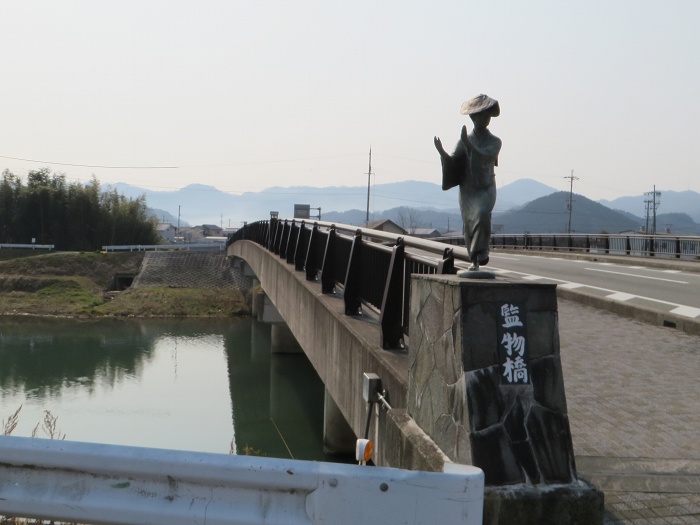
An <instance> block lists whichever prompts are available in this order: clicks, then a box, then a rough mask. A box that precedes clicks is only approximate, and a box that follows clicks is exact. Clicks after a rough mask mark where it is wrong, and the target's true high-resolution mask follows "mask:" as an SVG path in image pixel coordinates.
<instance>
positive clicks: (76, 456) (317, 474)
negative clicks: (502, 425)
mask: <svg viewBox="0 0 700 525" xmlns="http://www.w3.org/2000/svg"><path fill="white" fill-rule="evenodd" d="M483 503H484V474H483V472H482V471H481V470H480V469H478V468H476V467H473V466H469V465H456V464H447V465H446V469H445V472H419V471H408V470H400V469H394V468H386V467H361V466H358V465H345V464H338V463H324V462H314V461H298V460H282V459H273V458H261V457H252V456H228V455H223V454H207V453H197V452H183V451H173V450H161V449H152V448H139V447H124V446H116V445H100V444H94V443H76V442H70V441H54V440H47V439H35V438H22V437H12V436H0V514H4V515H6V516H19V517H27V518H38V519H51V520H56V519H58V520H63V521H71V522H78V523H94V524H102V525H141V524H143V523H149V524H152V525H184V524H191V523H206V524H208V525H244V524H245V525H256V524H261V525H262V524H263V523H265V524H270V523H275V524H283V523H284V524H285V525H302V524H303V525H306V524H313V525H330V524H334V525H355V524H358V523H373V524H386V525H389V524H395V523H406V524H413V525H418V524H423V525H427V524H432V523H454V524H458V523H459V524H464V525H477V524H478V525H480V524H481V522H482V516H483Z"/></svg>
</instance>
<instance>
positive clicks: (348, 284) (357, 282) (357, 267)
mask: <svg viewBox="0 0 700 525" xmlns="http://www.w3.org/2000/svg"><path fill="white" fill-rule="evenodd" d="M361 288H362V232H361V231H360V230H359V229H358V230H357V231H356V232H355V237H354V238H353V240H352V248H350V260H349V261H348V270H347V273H346V274H345V292H344V294H343V299H344V300H345V315H361V314H362V310H361V307H362V299H361V297H362V294H361Z"/></svg>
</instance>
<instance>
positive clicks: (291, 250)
mask: <svg viewBox="0 0 700 525" xmlns="http://www.w3.org/2000/svg"><path fill="white" fill-rule="evenodd" d="M296 230H297V223H296V221H292V225H291V226H290V227H289V236H288V237H287V246H286V248H285V252H286V254H287V263H288V264H291V263H293V262H294V255H295V252H296V248H297V237H298V235H296Z"/></svg>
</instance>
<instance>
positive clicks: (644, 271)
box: [484, 252, 700, 320]
mask: <svg viewBox="0 0 700 525" xmlns="http://www.w3.org/2000/svg"><path fill="white" fill-rule="evenodd" d="M641 264H643V263H639V262H637V261H630V263H629V264H625V263H624V262H619V260H618V262H609V261H601V260H598V261H595V260H581V259H567V258H558V257H545V256H538V255H529V254H519V253H513V252H508V253H498V252H495V253H494V252H491V261H490V263H489V265H488V267H487V268H484V269H489V270H491V271H493V272H495V273H496V274H497V275H499V276H504V277H505V276H508V277H511V278H516V279H523V280H527V281H535V282H543V283H555V284H557V285H558V287H559V288H563V289H570V290H572V291H574V290H575V291H576V292H580V293H588V294H593V295H595V296H598V297H602V298H605V299H607V300H610V301H614V302H617V303H624V304H626V305H629V306H638V307H640V308H647V309H651V310H655V311H659V312H668V313H671V314H674V315H675V316H679V317H683V318H687V319H694V320H700V273H698V272H692V271H687V270H686V269H685V268H686V267H687V263H686V265H684V264H681V263H679V264H677V265H674V264H673V262H672V261H671V262H669V263H668V264H667V266H666V268H655V267H649V266H646V265H645V266H642V265H641ZM695 264H697V263H695Z"/></svg>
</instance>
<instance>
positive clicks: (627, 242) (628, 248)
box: [625, 235, 632, 255]
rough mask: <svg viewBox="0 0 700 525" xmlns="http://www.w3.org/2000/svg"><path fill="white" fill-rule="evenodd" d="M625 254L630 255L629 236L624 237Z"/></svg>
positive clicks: (630, 243)
mask: <svg viewBox="0 0 700 525" xmlns="http://www.w3.org/2000/svg"><path fill="white" fill-rule="evenodd" d="M625 253H626V254H627V255H630V254H631V253H632V241H630V237H629V235H628V236H627V237H625Z"/></svg>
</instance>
